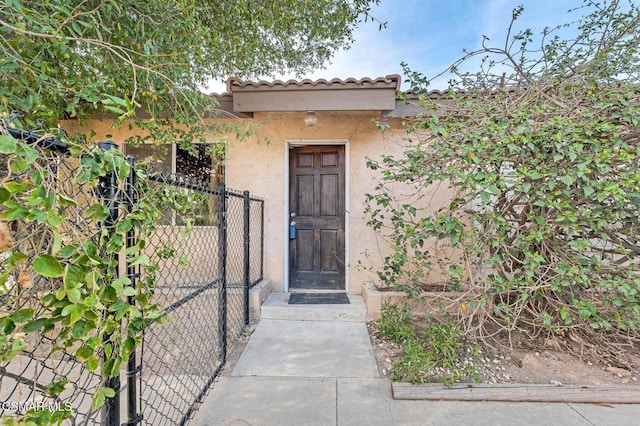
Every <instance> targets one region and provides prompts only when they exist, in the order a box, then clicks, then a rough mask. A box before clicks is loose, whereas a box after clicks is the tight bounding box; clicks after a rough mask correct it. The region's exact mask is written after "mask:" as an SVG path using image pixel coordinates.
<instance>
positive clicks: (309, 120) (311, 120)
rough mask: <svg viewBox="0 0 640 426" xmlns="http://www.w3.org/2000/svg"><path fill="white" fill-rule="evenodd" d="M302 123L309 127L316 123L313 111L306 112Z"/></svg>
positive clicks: (316, 119)
mask: <svg viewBox="0 0 640 426" xmlns="http://www.w3.org/2000/svg"><path fill="white" fill-rule="evenodd" d="M304 124H306V125H307V126H309V127H311V126H315V125H316V124H318V116H317V115H316V112H315V111H307V114H306V115H305V116H304Z"/></svg>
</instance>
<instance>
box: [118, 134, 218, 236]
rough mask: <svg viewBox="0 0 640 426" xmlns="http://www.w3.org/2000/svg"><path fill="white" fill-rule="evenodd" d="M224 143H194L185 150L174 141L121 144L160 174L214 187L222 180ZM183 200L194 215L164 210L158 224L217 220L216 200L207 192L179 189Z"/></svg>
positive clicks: (199, 223) (127, 152) (211, 223)
mask: <svg viewBox="0 0 640 426" xmlns="http://www.w3.org/2000/svg"><path fill="white" fill-rule="evenodd" d="M224 147H225V145H224V144H222V143H218V144H196V145H195V146H194V149H193V150H191V152H190V151H187V150H185V149H183V148H181V147H180V146H177V145H176V144H172V145H164V146H156V145H150V144H146V145H140V146H137V147H133V146H130V145H126V144H125V146H124V152H125V154H127V155H133V156H134V158H135V159H136V161H147V162H149V163H150V164H151V165H152V167H153V168H154V169H155V170H157V171H160V172H162V173H166V174H170V175H172V176H177V177H184V178H188V179H191V180H196V181H198V182H200V183H201V184H202V185H205V186H210V187H211V188H214V189H215V188H217V186H218V184H220V183H222V182H224V177H225V161H224V157H225V149H224ZM182 192H184V196H185V197H186V200H185V203H187V204H189V205H190V207H192V208H193V214H194V217H191V218H186V217H182V216H181V215H179V214H177V213H176V212H175V211H173V210H171V211H170V210H167V211H165V212H164V214H163V219H162V220H161V224H162V225H173V226H184V225H185V224H186V223H187V219H191V220H192V223H193V224H194V225H196V226H211V225H215V224H216V222H217V218H216V211H217V208H216V205H217V199H216V198H215V197H213V196H212V195H211V194H207V193H199V192H197V191H193V190H187V189H183V190H182Z"/></svg>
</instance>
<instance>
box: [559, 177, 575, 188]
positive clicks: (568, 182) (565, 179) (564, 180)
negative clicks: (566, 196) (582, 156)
mask: <svg viewBox="0 0 640 426" xmlns="http://www.w3.org/2000/svg"><path fill="white" fill-rule="evenodd" d="M560 180H561V181H562V183H564V184H565V185H567V186H571V185H573V183H574V182H575V181H576V179H575V178H574V177H573V176H570V175H564V176H562V178H561V179H560Z"/></svg>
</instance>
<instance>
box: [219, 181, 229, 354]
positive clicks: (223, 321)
mask: <svg viewBox="0 0 640 426" xmlns="http://www.w3.org/2000/svg"><path fill="white" fill-rule="evenodd" d="M218 193H219V198H218V258H219V259H218V261H219V262H220V263H219V268H220V277H221V279H222V283H221V291H220V292H221V294H220V311H219V312H220V325H219V326H220V339H221V353H220V362H221V363H222V364H223V365H224V364H225V363H226V361H227V190H226V188H225V186H224V183H221V184H219V185H218Z"/></svg>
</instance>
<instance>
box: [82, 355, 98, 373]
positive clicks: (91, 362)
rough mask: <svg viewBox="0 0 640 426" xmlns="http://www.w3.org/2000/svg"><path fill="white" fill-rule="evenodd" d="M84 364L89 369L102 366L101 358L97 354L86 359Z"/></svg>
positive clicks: (93, 369) (94, 369) (92, 369)
mask: <svg viewBox="0 0 640 426" xmlns="http://www.w3.org/2000/svg"><path fill="white" fill-rule="evenodd" d="M84 365H86V367H87V370H89V371H96V370H97V369H98V367H99V366H100V360H99V359H98V358H96V357H95V356H91V357H89V358H88V359H87V360H86V361H85V363H84Z"/></svg>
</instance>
